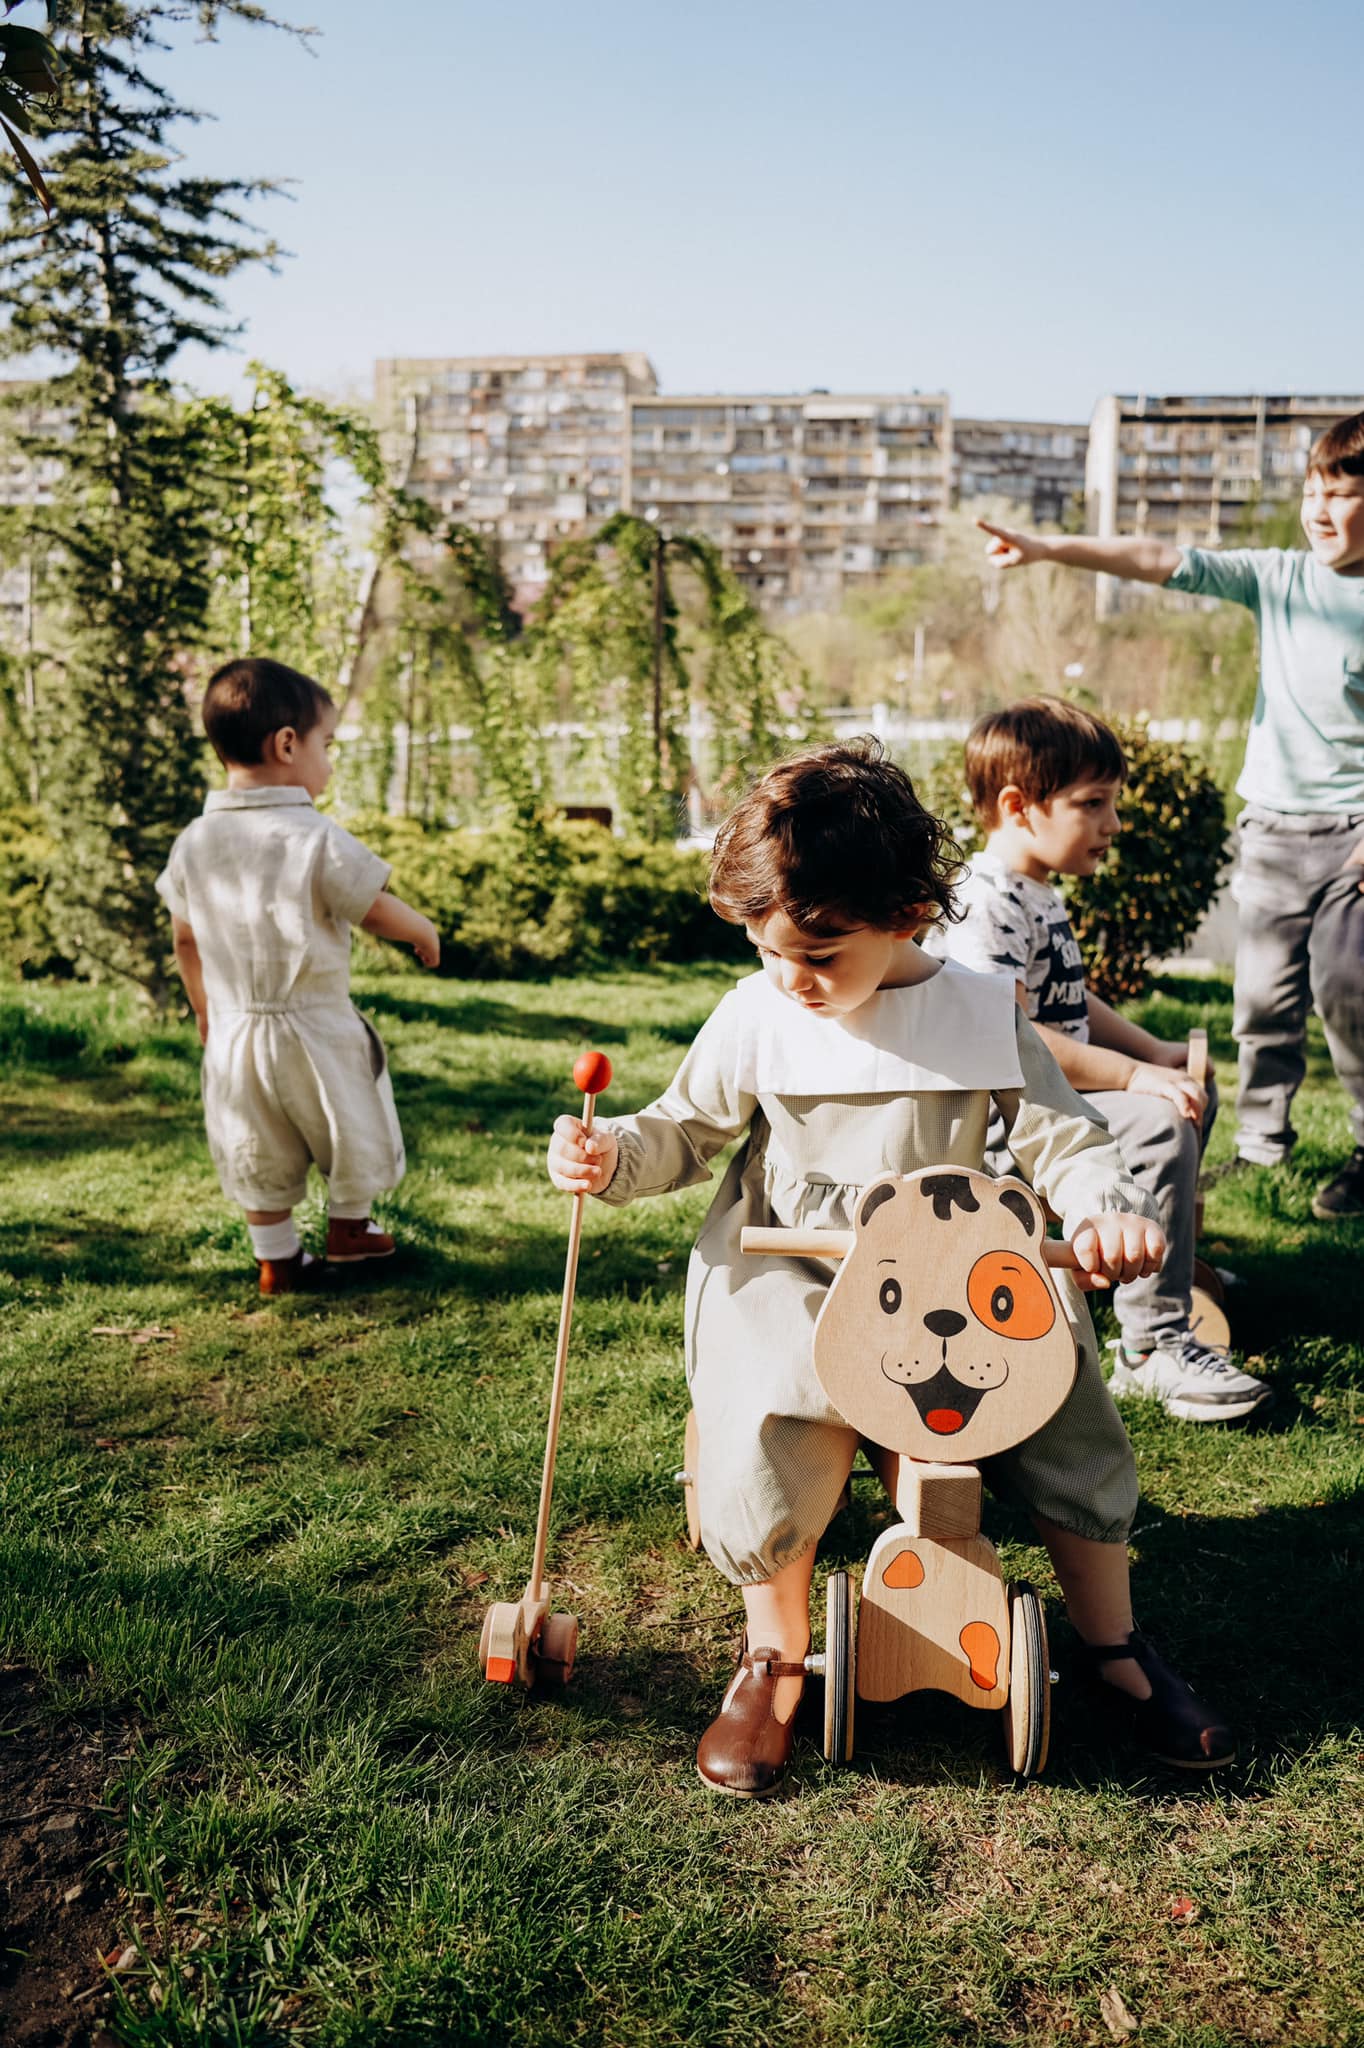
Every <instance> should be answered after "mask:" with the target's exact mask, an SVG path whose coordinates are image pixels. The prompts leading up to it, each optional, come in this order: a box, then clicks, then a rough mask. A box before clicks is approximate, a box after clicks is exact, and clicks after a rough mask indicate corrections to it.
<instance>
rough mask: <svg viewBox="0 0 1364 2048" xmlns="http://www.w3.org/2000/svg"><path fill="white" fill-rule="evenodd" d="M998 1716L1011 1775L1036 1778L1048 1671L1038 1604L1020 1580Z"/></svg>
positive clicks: (1041, 1760) (1047, 1708) (1043, 1749)
mask: <svg viewBox="0 0 1364 2048" xmlns="http://www.w3.org/2000/svg"><path fill="white" fill-rule="evenodd" d="M1001 1711H1002V1713H1003V1716H1004V1747H1005V1750H1006V1752H1007V1754H1008V1758H1009V1766H1010V1768H1011V1770H1012V1771H1013V1773H1014V1775H1015V1777H1017V1778H1020V1779H1024V1780H1026V1779H1028V1778H1035V1777H1036V1776H1037V1774H1038V1773H1039V1771H1041V1769H1042V1767H1043V1765H1044V1764H1045V1763H1046V1761H1047V1740H1048V1737H1049V1735H1050V1733H1051V1668H1050V1665H1049V1663H1048V1659H1047V1624H1046V1620H1045V1618H1044V1616H1043V1613H1042V1602H1041V1601H1040V1600H1039V1599H1038V1597H1037V1595H1036V1593H1035V1592H1034V1591H1033V1589H1032V1587H1031V1586H1030V1585H1028V1584H1027V1583H1026V1582H1025V1581H1024V1580H1021V1579H1020V1580H1019V1581H1017V1583H1016V1584H1014V1585H1012V1586H1010V1588H1009V1698H1008V1702H1007V1704H1006V1705H1005V1706H1004V1707H1003V1708H1002V1710H1001Z"/></svg>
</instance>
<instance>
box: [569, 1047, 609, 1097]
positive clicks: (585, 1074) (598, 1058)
mask: <svg viewBox="0 0 1364 2048" xmlns="http://www.w3.org/2000/svg"><path fill="white" fill-rule="evenodd" d="M573 1085H574V1087H575V1088H581V1089H582V1092H583V1094H584V1095H600V1094H601V1092H602V1090H603V1088H609V1087H610V1086H611V1062H610V1060H609V1059H608V1058H607V1057H606V1054H605V1053H604V1052H580V1053H579V1054H578V1057H577V1059H576V1060H574V1062H573Z"/></svg>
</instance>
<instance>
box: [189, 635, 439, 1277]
mask: <svg viewBox="0 0 1364 2048" xmlns="http://www.w3.org/2000/svg"><path fill="white" fill-rule="evenodd" d="M203 718H204V730H205V731H206V732H207V734H208V737H209V739H210V741H211V742H212V745H213V748H214V751H215V752H216V754H217V755H218V758H219V760H220V761H221V762H222V763H223V765H224V767H225V768H226V770H227V788H226V789H223V790H215V791H214V792H213V793H212V794H211V795H210V796H209V798H208V801H207V803H206V804H205V806H204V814H203V816H202V817H200V818H196V819H195V821H194V823H193V824H192V825H190V826H189V827H188V828H187V829H186V830H185V831H184V832H182V833H181V834H180V837H179V838H178V839H177V840H176V842H175V844H174V846H173V847H172V848H171V855H170V859H169V861H168V862H167V863H166V868H165V871H164V873H162V874H161V875H159V876H158V877H157V883H156V886H157V890H158V892H159V894H160V895H161V896H162V897H163V898H164V900H165V903H166V905H167V907H168V909H169V910H170V913H171V920H172V925H173V929H174V939H175V958H176V964H177V965H178V967H179V969H180V973H181V976H182V978H183V980H184V983H185V988H186V991H187V993H188V995H189V999H190V1002H191V1004H192V1005H193V1008H194V1014H195V1016H196V1018H197V1019H198V1024H199V1038H200V1041H201V1043H202V1044H203V1047H204V1065H203V1094H204V1119H205V1123H206V1125H207V1130H208V1143H209V1150H210V1152H211V1153H212V1155H213V1163H214V1165H215V1166H216V1168H217V1170H218V1178H219V1180H220V1181H221V1183H222V1188H223V1193H224V1194H225V1195H226V1196H227V1197H228V1199H229V1201H233V1202H237V1203H240V1205H241V1207H242V1208H243V1209H244V1210H245V1212H246V1223H247V1228H248V1230H249V1232H250V1235H251V1243H252V1249H253V1250H254V1252H255V1255H256V1261H257V1264H258V1266H259V1268H260V1289H261V1293H262V1294H287V1293H292V1292H293V1290H294V1289H295V1288H296V1287H297V1286H298V1285H299V1283H300V1281H301V1280H302V1278H303V1276H304V1274H305V1272H306V1270H307V1268H308V1267H309V1266H310V1265H311V1264H312V1263H313V1261H312V1260H311V1259H310V1257H309V1255H308V1254H307V1253H306V1252H305V1251H304V1250H303V1249H302V1247H301V1245H300V1243H299V1239H298V1232H297V1231H296V1229H295V1227H294V1221H293V1210H294V1208H295V1206H296V1205H297V1203H299V1202H300V1201H301V1200H302V1199H303V1193H304V1188H305V1186H306V1184H307V1178H308V1167H309V1165H310V1164H315V1165H316V1166H317V1167H318V1169H319V1171H320V1172H321V1173H322V1174H323V1175H324V1176H325V1178H326V1180H327V1183H328V1191H329V1210H330V1215H329V1221H328V1226H327V1258H328V1260H329V1261H331V1262H333V1263H337V1262H341V1263H347V1264H350V1263H354V1262H356V1261H360V1260H367V1259H377V1258H387V1257H389V1256H390V1255H391V1254H392V1252H393V1248H394V1247H393V1239H392V1238H391V1237H389V1236H387V1235H386V1234H385V1233H384V1232H383V1231H381V1230H378V1229H377V1228H376V1227H375V1225H374V1224H373V1223H371V1221H370V1220H369V1211H370V1204H371V1202H372V1200H373V1198H374V1196H375V1195H377V1194H382V1193H384V1192H385V1191H387V1190H388V1189H390V1188H395V1187H396V1186H397V1185H398V1182H399V1181H400V1180H401V1179H402V1176H403V1167H404V1159H403V1140H402V1132H401V1130H400V1129H399V1127H398V1117H397V1112H396V1110H395V1109H394V1105H393V1089H392V1085H391V1083H390V1081H389V1076H388V1065H387V1060H386V1058H385V1055H384V1049H383V1046H382V1045H381V1043H380V1041H379V1038H378V1035H377V1033H376V1032H375V1031H374V1030H373V1028H372V1026H371V1025H370V1024H368V1023H367V1022H366V1020H365V1019H364V1018H363V1017H362V1016H361V1015H360V1013H359V1011H358V1010H357V1009H356V1008H355V1007H354V1005H353V1004H352V1002H351V1000H350V927H351V926H352V925H353V924H358V925H360V926H361V927H362V928H363V929H364V930H365V931H368V932H373V933H375V934H376V935H377V936H378V937H380V938H386V939H392V940H395V941H396V942H398V943H399V944H406V945H410V946H411V947H412V948H413V950H414V951H415V953H416V955H417V957H418V959H419V960H421V961H422V962H423V964H424V965H426V966H428V967H434V966H436V964H437V963H438V961H439V958H440V942H439V939H438V937H437V935H436V929H435V927H434V925H433V924H432V923H431V922H430V920H429V919H428V918H425V917H422V916H420V915H419V913H418V912H416V911H415V910H412V909H410V908H409V907H408V905H407V904H405V903H402V902H400V901H399V899H398V898H397V897H396V896H390V895H388V894H387V893H385V887H386V884H387V882H388V878H389V875H390V873H391V869H390V867H389V864H388V862H387V861H385V860H380V858H379V856H378V855H377V854H374V853H371V852H370V851H369V849H368V847H365V846H362V845H361V843H360V841H359V840H358V839H355V838H352V836H351V834H350V833H349V832H346V831H344V830H343V829H342V828H341V826H339V825H338V824H336V823H335V822H334V821H333V820H332V819H330V818H325V817H323V816H322V815H321V813H320V812H318V811H316V810H315V809H314V808H313V799H314V798H315V797H319V796H321V794H322V792H323V790H324V789H325V788H326V786H327V783H328V782H329V780H330V779H331V761H330V759H329V756H328V749H329V747H330V745H331V741H332V737H333V735H334V733H335V730H336V707H335V706H334V704H333V703H332V700H331V698H330V697H329V696H328V695H327V692H326V691H325V690H324V689H323V688H322V687H321V685H320V684H318V683H315V682H313V681H312V680H311V679H310V678H309V677H308V676H304V675H300V674H299V673H298V672H297V671H296V670H294V669H290V668H286V667H285V666H284V665H283V664H282V663H281V662H275V661H266V660H243V661H232V662H228V663H227V664H226V666H225V667H223V668H220V669H219V670H218V671H217V673H216V674H215V675H214V676H213V678H212V680H211V681H210V683H209V686H208V691H207V694H206V695H205V698H204V706H203Z"/></svg>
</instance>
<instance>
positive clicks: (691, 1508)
mask: <svg viewBox="0 0 1364 2048" xmlns="http://www.w3.org/2000/svg"><path fill="white" fill-rule="evenodd" d="M700 1456H701V1432H700V1430H699V1429H698V1428H697V1426H696V1410H695V1409H694V1408H692V1409H689V1410H688V1412H687V1433H686V1436H685V1438H684V1440H683V1444H682V1470H681V1471H680V1472H679V1473H678V1475H677V1483H678V1485H679V1486H680V1487H681V1489H682V1505H683V1508H684V1510H685V1513H686V1517H687V1542H688V1543H689V1545H690V1546H691V1548H692V1549H693V1550H699V1549H700V1548H701V1510H700V1508H699V1507H698V1505H697V1499H696V1476H697V1461H698V1460H699V1458H700Z"/></svg>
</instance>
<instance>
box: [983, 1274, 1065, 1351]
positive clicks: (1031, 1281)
mask: <svg viewBox="0 0 1364 2048" xmlns="http://www.w3.org/2000/svg"><path fill="white" fill-rule="evenodd" d="M966 1299H967V1301H968V1303H969V1304H970V1308H971V1313H972V1315H973V1316H974V1317H975V1318H976V1321H977V1322H979V1323H984V1325H985V1327H986V1329H987V1330H996V1331H998V1332H999V1333H1000V1334H1001V1335H1004V1334H1005V1333H1007V1334H1008V1335H1009V1336H1010V1337H1019V1338H1022V1339H1024V1340H1026V1341H1031V1340H1032V1339H1033V1338H1036V1337H1045V1336H1046V1334H1047V1332H1048V1330H1049V1329H1050V1328H1051V1326H1052V1324H1053V1323H1054V1322H1055V1321H1056V1307H1055V1304H1054V1303H1053V1301H1052V1298H1051V1294H1050V1292H1049V1290H1048V1287H1047V1283H1046V1281H1045V1280H1044V1279H1043V1278H1042V1276H1041V1274H1040V1273H1039V1272H1038V1271H1037V1270H1036V1268H1035V1267H1033V1266H1030V1265H1028V1264H1027V1262H1026V1260H1023V1259H1020V1258H1019V1257H1017V1255H1016V1254H1015V1253H1013V1252H986V1253H985V1255H984V1257H983V1258H979V1259H977V1260H976V1263H975V1265H974V1266H972V1268H971V1274H970V1278H969V1279H968V1280H967V1282H966Z"/></svg>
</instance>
